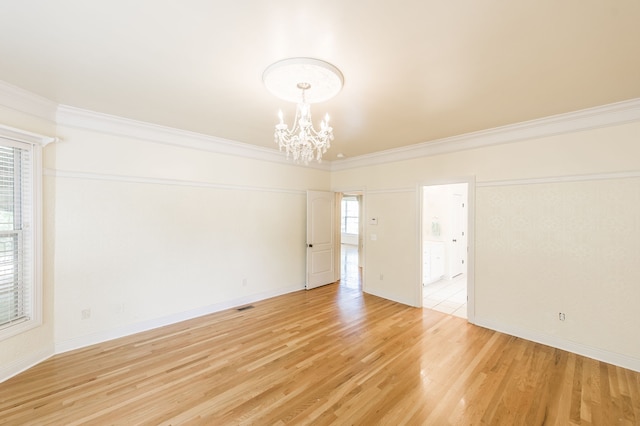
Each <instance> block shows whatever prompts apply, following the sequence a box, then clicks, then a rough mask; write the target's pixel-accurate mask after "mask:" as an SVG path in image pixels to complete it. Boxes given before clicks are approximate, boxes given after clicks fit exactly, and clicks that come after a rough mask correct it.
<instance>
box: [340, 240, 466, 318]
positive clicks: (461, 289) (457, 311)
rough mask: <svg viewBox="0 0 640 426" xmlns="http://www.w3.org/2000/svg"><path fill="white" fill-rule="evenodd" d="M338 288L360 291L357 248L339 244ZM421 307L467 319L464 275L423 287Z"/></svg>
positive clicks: (360, 276) (360, 273) (360, 279)
mask: <svg viewBox="0 0 640 426" xmlns="http://www.w3.org/2000/svg"><path fill="white" fill-rule="evenodd" d="M340 255H341V256H342V260H341V268H342V270H341V271H340V286H341V287H343V288H345V289H349V290H361V284H362V270H361V268H359V267H358V247H357V246H352V245H349V244H341V253H340ZM422 295H423V306H424V307H425V308H428V309H433V310H435V311H439V312H444V313H446V314H451V315H455V316H457V317H460V318H467V278H466V275H465V274H462V275H458V276H457V277H455V278H454V279H452V280H444V279H443V280H440V281H436V282H434V283H431V284H427V285H426V286H424V289H423V290H422Z"/></svg>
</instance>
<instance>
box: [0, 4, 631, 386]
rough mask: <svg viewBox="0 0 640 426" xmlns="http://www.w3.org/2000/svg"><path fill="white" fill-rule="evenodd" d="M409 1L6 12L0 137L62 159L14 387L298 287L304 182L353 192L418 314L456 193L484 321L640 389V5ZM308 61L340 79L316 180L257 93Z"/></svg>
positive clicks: (370, 260)
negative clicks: (73, 357) (86, 353)
mask: <svg viewBox="0 0 640 426" xmlns="http://www.w3.org/2000/svg"><path fill="white" fill-rule="evenodd" d="M365 3H366V4H365ZM405 3H406V4H405V7H398V5H397V4H395V3H394V4H391V3H389V4H388V5H386V4H384V5H383V4H381V5H376V6H375V7H369V5H368V3H367V2H364V0H358V1H353V2H315V1H314V2H307V3H305V4H300V3H299V2H297V3H296V2H290V1H282V2H275V3H273V2H271V3H269V4H267V3H264V4H263V3H258V2H238V3H237V4H235V3H234V4H228V3H221V2H204V1H192V2H184V3H180V4H178V3H176V4H166V3H162V4H159V5H158V4H156V3H154V2H150V1H139V2H133V3H131V2H109V4H103V5H101V6H100V7H97V6H95V5H94V4H92V5H89V4H88V2H81V1H74V0H57V1H53V2H50V1H43V0H39V1H30V2H11V4H5V5H3V6H2V9H3V12H2V13H1V14H0V54H1V57H2V67H0V137H2V138H5V139H13V140H17V139H21V140H28V141H36V142H33V143H34V144H42V145H46V146H43V147H42V148H41V150H42V159H41V161H42V164H41V172H42V186H41V196H42V204H41V208H42V233H41V250H42V257H41V258H40V259H39V261H40V263H41V268H40V269H39V274H38V275H39V277H38V278H39V285H40V287H38V289H37V290H36V293H37V294H36V296H37V298H38V301H39V313H40V315H41V318H40V321H39V323H38V324H37V325H36V326H35V327H33V328H31V329H29V330H28V331H25V332H22V333H19V334H16V335H11V336H10V337H2V334H1V333H0V338H1V340H0V382H2V381H5V380H7V379H9V378H11V377H13V376H15V375H17V374H19V373H20V372H23V371H25V370H28V369H29V368H30V367H32V366H34V365H37V364H38V363H40V362H42V361H44V360H46V359H48V358H50V357H52V356H53V355H55V354H63V353H66V352H69V351H73V350H76V349H79V348H86V347H88V346H90V345H93V344H97V343H101V342H108V341H111V340H112V339H116V338H119V337H123V336H130V335H133V334H135V333H138V332H142V331H146V330H153V329H156V328H158V327H162V326H165V325H171V324H177V323H179V322H181V321H185V320H189V319H192V318H197V317H200V316H202V315H206V314H209V313H215V312H221V311H224V310H227V309H230V308H235V307H238V306H243V305H246V304H250V303H253V302H257V301H263V300H266V299H269V298H273V297H278V296H282V295H289V294H291V293H295V292H299V291H303V289H304V286H305V278H306V271H305V259H306V250H307V249H306V244H307V239H306V231H305V230H306V228H305V226H306V211H305V209H306V205H305V200H306V191H307V190H309V189H313V190H323V191H332V192H337V193H349V192H354V191H357V192H360V193H362V201H363V203H362V204H363V216H362V217H363V219H364V220H363V230H362V237H363V250H362V252H361V256H362V258H361V262H362V266H363V268H362V283H361V288H362V292H364V293H365V294H367V295H371V296H376V297H380V298H383V299H386V300H390V301H393V302H398V303H400V304H403V305H407V306H411V307H415V308H416V309H418V308H421V307H422V306H423V285H422V284H423V283H422V268H423V265H422V263H423V258H422V247H421V245H422V235H423V231H424V230H423V224H422V218H421V203H422V194H421V191H422V188H423V186H424V185H428V184H434V183H438V182H443V183H444V182H449V181H452V180H454V181H460V180H464V181H468V182H471V184H470V185H469V206H468V208H469V210H470V211H472V212H473V218H474V223H473V225H474V226H473V230H472V231H471V230H470V234H469V236H468V259H467V260H468V265H467V267H468V279H469V280H472V283H471V284H470V287H471V288H472V289H473V290H472V292H471V293H469V297H470V298H472V301H471V302H469V303H471V304H472V306H473V308H472V312H471V315H470V316H469V323H470V324H472V325H474V326H476V327H483V328H486V329H490V330H494V331H498V332H501V333H505V334H507V335H510V336H515V337H519V338H522V339H525V340H528V341H532V342H538V343H542V344H544V345H548V346H550V347H552V348H557V349H562V350H566V351H569V352H571V353H575V354H580V355H584V356H586V357H589V358H591V359H595V360H599V361H604V362H606V363H609V364H613V365H616V366H620V367H624V368H626V369H629V370H632V371H635V372H640V336H639V335H638V324H639V323H640V316H639V314H638V312H639V311H638V307H637V301H638V300H640V263H639V262H638V261H637V260H638V258H640V143H639V140H640V79H638V78H637V77H638V75H640V56H639V55H637V52H638V48H639V47H640V46H639V43H640V42H639V41H640V26H638V25H637V22H638V21H639V20H640V4H638V2H633V1H623V2H617V3H616V4H608V3H607V4H605V3H603V4H584V2H579V1H577V0H575V1H570V2H565V3H563V4H561V5H559V4H557V3H556V2H544V3H542V4H541V3H540V2H525V3H526V4H518V5H512V4H508V5H507V4H503V3H504V2H499V1H490V2H489V3H484V4H482V5H480V4H477V2H471V1H467V2H463V4H456V5H451V4H442V3H438V2H432V1H426V2H418V1H407V2H405ZM365 6H366V7H365ZM249 9H250V12H248V10H249ZM363 9H367V10H368V15H367V16H363V15H362V14H361V13H360V11H361V10H363ZM356 17H357V18H356ZM248 52H250V54H249V53H248ZM294 57H305V58H306V57H310V58H318V59H321V60H323V61H327V62H328V63H330V64H333V65H334V66H336V67H337V68H338V69H339V70H340V72H341V73H342V75H343V77H344V81H343V86H342V88H341V90H340V92H339V93H337V94H336V95H335V97H334V98H332V99H330V100H328V101H325V102H320V103H318V104H313V105H312V106H311V114H312V119H313V122H314V123H319V122H320V120H321V119H322V117H323V116H324V113H325V112H329V114H330V115H331V121H330V123H331V126H332V127H333V132H334V134H335V139H334V140H333V141H332V142H331V147H330V148H329V149H328V150H327V152H326V153H325V154H324V155H323V157H322V162H316V161H311V162H309V164H308V165H305V164H297V163H294V162H293V161H292V160H291V159H290V158H289V159H287V158H286V156H285V154H284V153H283V152H280V151H279V150H278V145H277V144H274V126H276V125H277V123H278V116H277V112H278V109H279V108H281V109H282V110H284V112H285V114H284V115H285V120H287V122H289V123H290V122H291V121H292V116H293V110H294V109H295V105H294V103H292V102H285V101H282V100H280V99H278V98H277V97H275V96H273V94H272V93H270V92H269V90H267V89H266V88H265V86H264V84H263V81H262V78H263V77H262V76H263V72H264V71H265V69H267V68H268V67H269V65H271V64H273V63H276V62H277V61H279V60H281V59H284V58H294ZM398 64H402V66H398ZM316 126H318V124H316ZM45 142H46V143H45ZM372 218H375V219H376V222H375V224H372V223H371V221H370V219H372ZM338 273H339V271H338ZM560 318H561V319H560ZM0 331H2V330H0ZM0 386H1V385H0Z"/></svg>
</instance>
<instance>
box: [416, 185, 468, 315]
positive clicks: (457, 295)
mask: <svg viewBox="0 0 640 426" xmlns="http://www.w3.org/2000/svg"><path fill="white" fill-rule="evenodd" d="M468 228H469V183H468V182H463V183H451V184H443V185H428V186H424V187H423V188H422V236H421V237H422V238H421V240H422V286H423V287H422V305H423V307H425V308H429V309H433V310H436V311H440V312H444V313H447V314H451V315H454V316H457V317H461V318H469V306H468V296H469V294H468V293H469V291H468V288H469V285H470V282H469V268H468V265H469V262H468V259H467V257H468V246H469V229H468ZM471 284H472V283H471Z"/></svg>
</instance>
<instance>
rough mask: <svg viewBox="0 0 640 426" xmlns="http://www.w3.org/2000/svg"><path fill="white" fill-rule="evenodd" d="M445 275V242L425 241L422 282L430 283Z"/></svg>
mask: <svg viewBox="0 0 640 426" xmlns="http://www.w3.org/2000/svg"><path fill="white" fill-rule="evenodd" d="M443 277H444V242H442V241H425V242H424V246H423V247H422V283H423V284H429V283H432V282H435V281H438V280H440V279H442V278H443Z"/></svg>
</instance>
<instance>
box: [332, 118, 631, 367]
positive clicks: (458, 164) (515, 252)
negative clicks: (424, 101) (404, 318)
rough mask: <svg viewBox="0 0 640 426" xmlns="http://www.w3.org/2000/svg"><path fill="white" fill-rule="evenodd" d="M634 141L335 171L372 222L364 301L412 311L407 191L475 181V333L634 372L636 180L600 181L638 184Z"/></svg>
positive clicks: (413, 194)
mask: <svg viewBox="0 0 640 426" xmlns="http://www.w3.org/2000/svg"><path fill="white" fill-rule="evenodd" d="M639 140H640V123H639V122H634V123H629V124H622V125H615V126H610V127H603V128H597V129H593V130H585V131H577V132H573V133H566V134H561V135H556V136H549V137H541V138H536V139H529V140H523V141H520V142H515V143H508V144H503V145H494V146H490V147H485V148H478V149H470V150H466V151H460V152H455V153H449V154H442V155H436V156H431V157H422V158H416V159H412V160H406V161H397V162H392V163H386V164H380V165H373V166H365V167H359V168H353V169H347V170H342V171H336V172H334V173H333V174H332V184H333V186H334V187H336V188H339V187H349V186H351V187H366V188H367V192H366V193H365V198H364V199H365V210H366V212H367V217H378V218H379V223H380V225H378V227H377V229H374V228H376V227H374V226H370V225H369V224H368V222H367V221H365V227H366V236H367V238H366V242H365V244H366V247H365V256H366V258H365V277H364V278H365V282H364V289H365V291H367V292H371V293H374V294H377V295H380V296H382V297H386V298H389V299H392V300H398V301H401V302H403V303H407V304H411V305H413V306H420V300H419V293H418V292H417V291H415V289H416V288H419V286H420V282H419V273H418V271H419V268H420V265H419V256H418V250H419V247H418V246H417V244H416V242H415V241H416V236H417V235H419V226H418V221H416V220H415V214H416V205H417V200H418V195H419V192H418V191H417V188H419V187H420V186H421V185H422V184H423V183H425V182H437V181H446V180H448V179H452V178H459V177H464V176H475V179H476V185H477V187H476V188H475V189H476V194H475V197H476V204H477V209H476V212H475V213H476V224H475V225H476V245H475V250H476V257H475V262H476V274H475V292H476V298H475V309H476V315H475V318H476V323H478V324H482V325H484V326H488V327H490V328H494V329H498V330H502V331H506V332H509V333H511V334H515V335H520V336H523V337H525V338H529V339H532V340H537V341H542V342H544V343H547V344H551V345H553V346H557V347H563V348H566V349H569V350H572V351H574V352H580V353H583V354H586V355H588V356H592V357H597V358H600V359H605V360H608V361H609V362H613V363H616V364H619V365H624V366H627V367H630V368H634V369H636V370H640V336H639V335H638V329H637V325H638V324H639V323H640V315H639V314H638V312H640V311H639V309H638V301H639V300H640V285H639V284H638V283H640V270H639V269H638V266H637V265H638V262H637V259H638V258H640V251H639V249H638V244H639V243H638V242H640V226H638V218H640V203H638V201H637V197H638V194H640V180H639V179H638V178H628V179H626V178H625V179H611V180H608V179H607V180H599V178H601V177H616V176H617V175H615V174H616V173H625V174H626V175H621V176H627V175H629V176H639V177H640V144H639V143H638V141H639ZM576 175H583V176H582V177H581V178H579V179H578V181H577V182H575V183H570V184H569V183H565V182H563V181H562V179H554V178H562V177H567V176H576ZM538 178H551V179H550V180H549V181H548V183H547V184H546V185H547V186H546V187H545V186H540V185H539V184H537V183H535V182H536V181H535V180H532V179H538ZM504 181H509V182H504ZM514 181H515V182H514ZM511 183H520V185H519V186H514V187H512V186H509V184H511ZM616 188H617V190H614V189H616ZM549 193H552V194H555V196H550V195H546V194H549ZM548 197H551V198H548ZM543 205H544V206H545V207H544V209H542V207H541V206H543ZM533 207H536V209H535V212H536V213H535V214H534V213H533V210H531V209H532V208H533ZM514 209H520V210H518V211H519V212H520V214H519V215H514ZM541 209H542V210H541ZM620 210H623V212H620ZM572 218H573V219H572ZM534 219H535V220H534ZM507 220H511V221H512V222H508V226H507V225H505V221H507ZM550 226H555V227H556V228H557V235H555V236H554V237H553V238H555V239H556V240H557V241H556V244H555V245H554V246H553V250H555V251H554V252H553V256H552V255H551V254H550V251H549V250H550V249H551V248H550V247H549V244H551V243H552V241H550V240H549V238H550V237H549V238H548V237H547V236H548V232H549V230H548V228H549V227H550ZM498 230H499V231H500V232H498ZM525 230H526V232H525ZM515 231H519V233H517V234H514V232H515ZM372 233H376V234H377V239H376V241H371V239H370V236H371V234H372ZM514 245H516V247H514ZM616 256H619V257H618V258H617V259H613V257H616ZM634 259H635V260H634ZM623 265H626V266H623ZM596 270H597V271H596ZM380 273H384V277H385V279H384V280H380V279H379V277H378V274H380ZM523 275H526V277H523ZM387 277H389V278H390V279H387ZM560 311H562V312H565V313H566V318H567V320H566V321H565V322H560V321H558V319H557V318H558V316H557V314H558V312H560Z"/></svg>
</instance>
